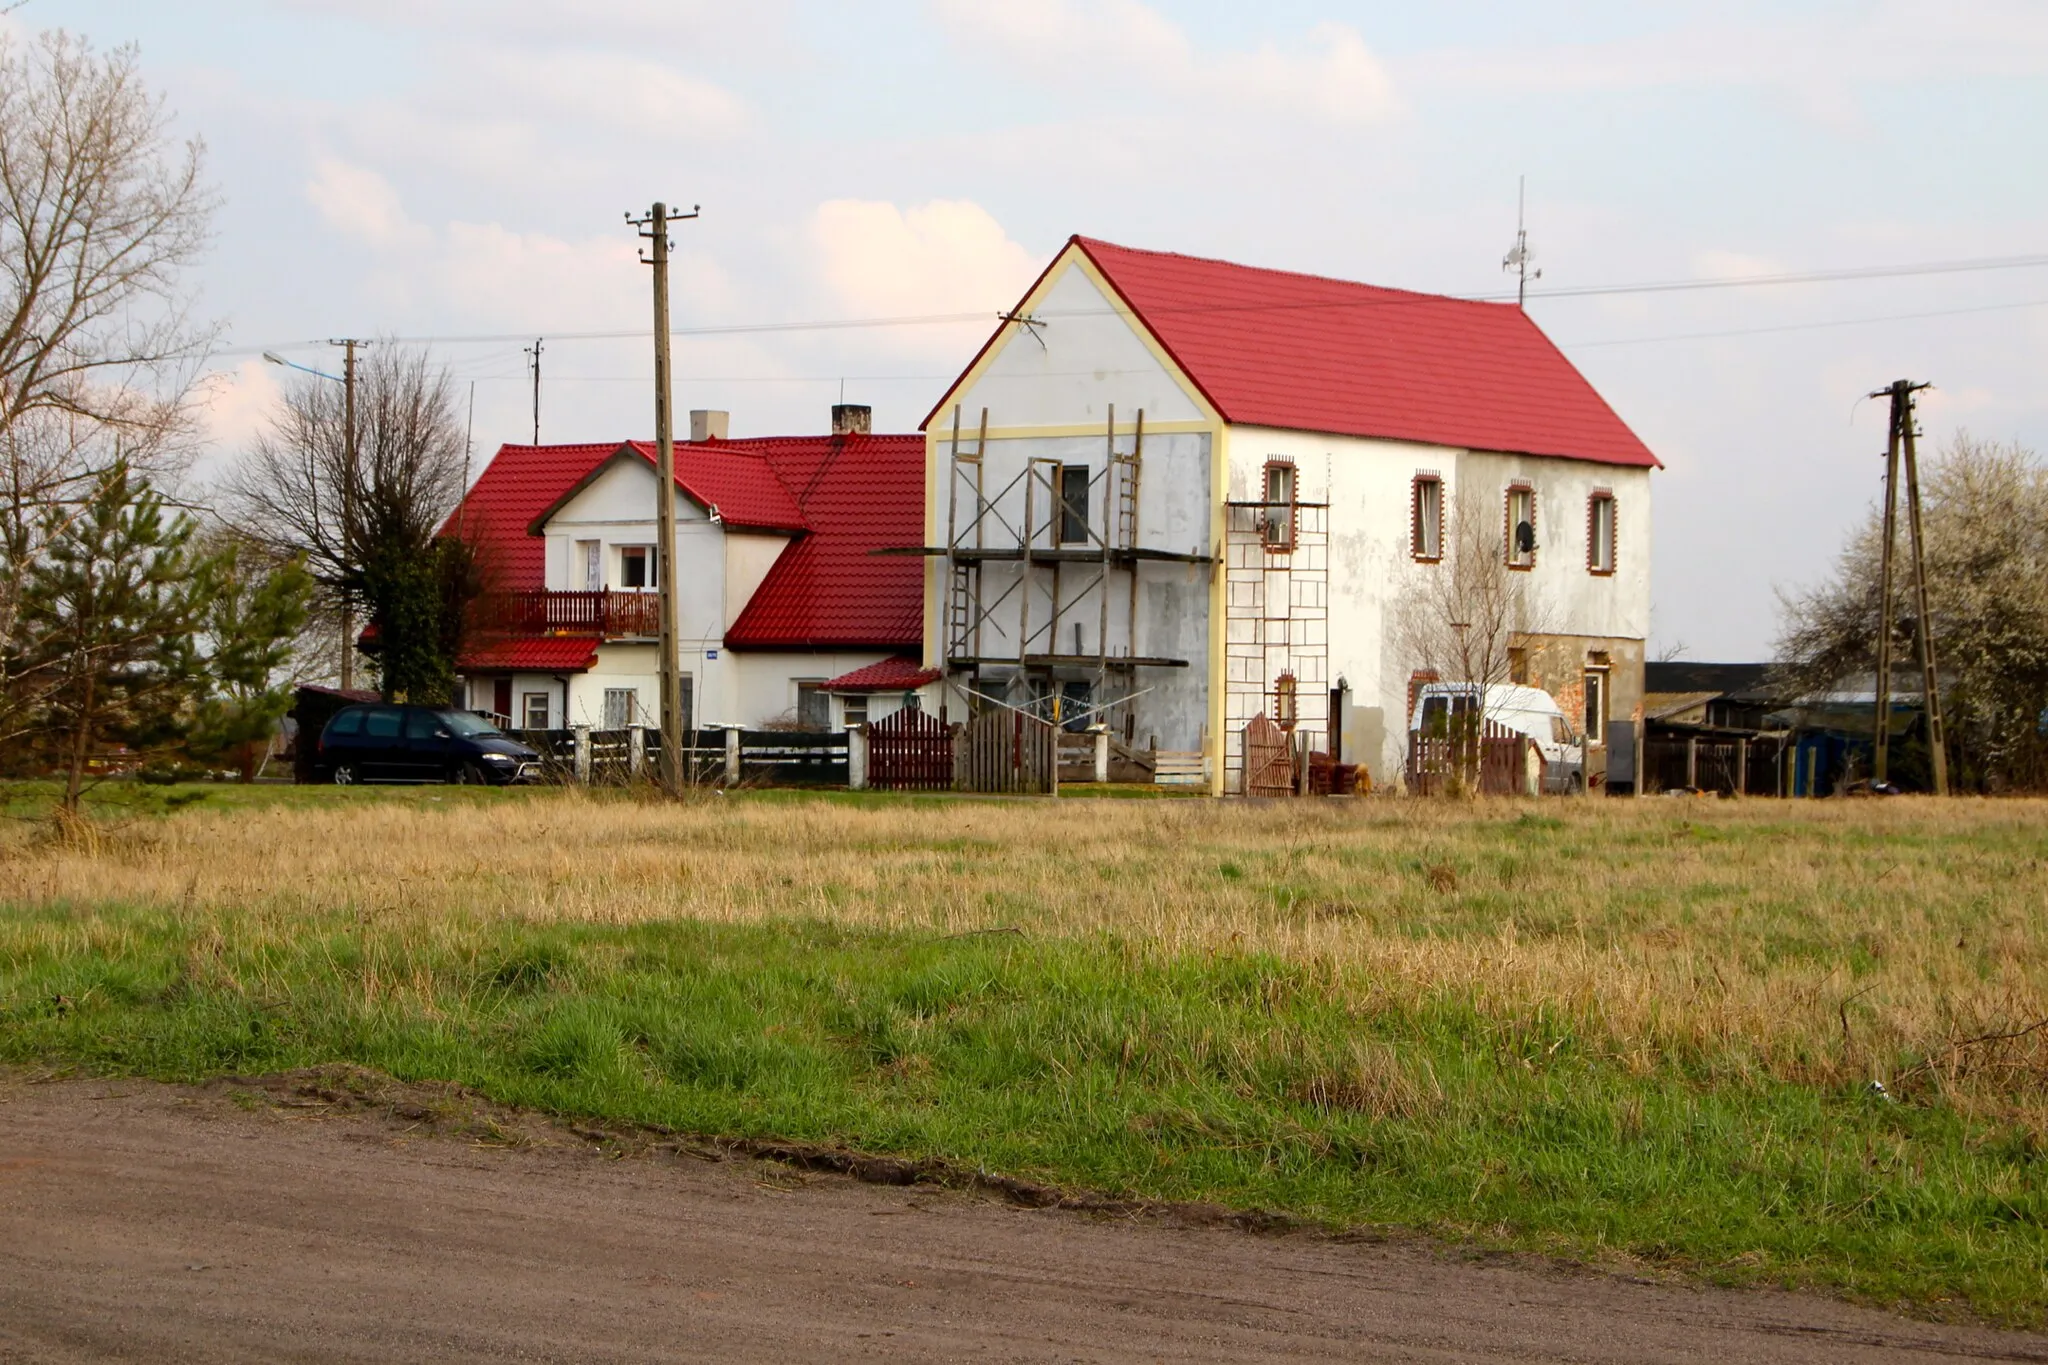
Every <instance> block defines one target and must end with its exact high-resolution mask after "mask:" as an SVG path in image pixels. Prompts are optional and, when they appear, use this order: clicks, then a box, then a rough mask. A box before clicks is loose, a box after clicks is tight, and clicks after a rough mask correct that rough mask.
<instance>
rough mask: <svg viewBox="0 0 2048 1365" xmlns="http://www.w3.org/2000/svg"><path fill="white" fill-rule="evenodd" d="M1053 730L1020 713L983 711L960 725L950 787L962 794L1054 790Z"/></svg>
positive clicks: (1056, 785)
mask: <svg viewBox="0 0 2048 1365" xmlns="http://www.w3.org/2000/svg"><path fill="white" fill-rule="evenodd" d="M1058 735H1059V730H1058V729H1057V728H1056V727H1055V726H1054V725H1053V724H1052V722H1050V721H1044V720H1040V719H1038V717H1036V716H1027V715H1025V714H1024V713H1023V712H1022V711H1004V710H990V711H984V712H982V713H981V714H980V715H978V716H976V717H975V718H974V719H973V720H970V721H968V722H967V723H966V724H965V725H963V726H961V727H960V735H959V738H958V740H957V741H956V743H955V747H954V751H953V785H954V786H955V787H958V788H959V789H960V790H961V791H964V792H1051V791H1057V790H1058V789H1059V767H1058V745H1057V737H1058Z"/></svg>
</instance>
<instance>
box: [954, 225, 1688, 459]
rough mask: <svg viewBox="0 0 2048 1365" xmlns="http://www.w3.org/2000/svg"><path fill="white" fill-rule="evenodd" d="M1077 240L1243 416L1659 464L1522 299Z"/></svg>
mask: <svg viewBox="0 0 2048 1365" xmlns="http://www.w3.org/2000/svg"><path fill="white" fill-rule="evenodd" d="M1072 245H1074V246H1076V247H1078V248H1079V249H1080V250H1081V251H1082V252H1084V253H1085V254H1086V255H1087V257H1088V259H1089V260H1090V261H1092V262H1093V263H1094V264H1095V266H1096V268H1097V269H1099V270H1100V271H1101V272H1102V275H1103V276H1104V278H1106V279H1107V280H1108V281H1109V283H1110V284H1111V286H1112V287H1113V288H1114V289H1115V290H1116V292H1117V293H1118V294H1119V295H1120V296H1121V297H1122V299H1123V301H1124V302H1125V303H1126V304H1128V305H1129V307H1130V309H1131V311H1132V312H1133V313H1135V314H1137V316H1138V318H1139V319H1140V320H1141V321H1143V322H1144V324H1145V326H1146V327H1147V328H1148V329H1149V330H1150V331H1151V333H1152V335H1153V336H1154V337H1155V338H1156V339H1157V340H1158V342H1159V344H1160V345H1161V346H1163V347H1164V348H1165V349H1166V351H1167V352H1168V353H1169V354H1170V355H1171V356H1172V357H1173V359H1174V361H1175V362H1176V363H1177V364H1179V366H1180V367H1181V369H1182V371H1183V372H1185V373H1186V375H1187V376H1188V378H1189V379H1190V380H1192V381H1193V382H1194V384H1195V386H1196V387H1197V388H1198V389H1200V390H1201V392H1202V394H1203V396H1204V397H1206V398H1207V399H1208V400H1209V403H1210V406H1212V407H1214V408H1215V409H1216V411H1217V412H1218V413H1219V414H1221V416H1222V417H1223V419H1224V420H1225V421H1227V422H1230V423H1232V424H1235V425H1245V426H1264V427H1279V428H1283V429H1286V430H1290V431H1312V432H1330V433H1334V434H1337V435H1344V436H1376V437H1383V438H1388V439H1393V440H1403V441H1420V442H1425V443H1428V444H1430V445H1444V446H1455V447H1461V448H1463V449H1467V450H1492V451H1505V452H1510V453H1517V454H1528V455H1555V456H1562V457H1564V458H1566V459H1575V460H1590V461H1594V462H1596V463H1600V464H1614V465H1634V466H1639V467H1645V468H1658V467H1661V466H1660V464H1659V461H1658V460H1657V457H1656V456H1655V455H1653V454H1651V453H1650V450H1649V448H1648V447H1646V446H1645V445H1644V444H1643V443H1642V441H1641V440H1640V439H1638V438H1637V436H1636V434H1635V433H1634V432H1633V431H1631V430H1629V428H1628V426H1627V424H1626V423H1624V422H1623V421H1622V420H1621V418H1620V417H1618V416H1616V415H1615V413H1614V410H1613V409H1612V408H1610V407H1608V406H1607V403H1606V401H1605V400H1604V399H1602V398H1601V397H1600V395H1599V394H1598V393H1596V392H1595V391H1594V389H1593V386H1592V385H1591V384H1589V383H1587V382H1586V378H1585V376H1584V375H1582V374H1580V373H1579V372H1578V370H1577V368H1576V367H1574V366H1573V365H1572V363H1571V362H1570V361H1569V360H1567V359H1565V357H1564V353H1563V352H1562V351H1560V350H1558V349H1557V347H1556V346H1555V345H1554V344H1553V343H1552V342H1551V340H1550V338H1549V337H1547V336H1545V335H1544V334H1543V331H1542V329H1541V328H1539V327H1538V326H1537V325H1536V323H1535V321H1534V320H1533V319H1531V318H1530V317H1529V315H1528V314H1527V313H1525V312H1523V311H1522V310H1521V309H1520V308H1518V307H1516V306H1515V305H1513V304H1507V303H1478V302H1473V301H1471V300H1466V299H1453V298H1447V297H1444V296H1442V295H1438V294H1417V293H1411V292H1409V291H1407V290H1402V289H1381V288H1378V287H1376V286H1373V285H1367V284H1354V283H1352V282H1350V281H1348V280H1333V279H1326V278H1323V277H1321V276H1317V275H1297V274H1293V273H1291V272H1288V271H1284V270H1265V269H1260V268H1257V267H1254V266H1245V265H1234V264H1232V263H1230V262H1228V261H1215V260H1205V259H1203V258H1200V257H1195V256H1180V255H1175V254H1173V253H1171V252H1163V251H1141V250H1137V249H1135V248H1132V247H1125V246H1117V245H1115V244H1114V243H1110V242H1103V241H1097V240H1095V239H1093V238H1088V237H1075V238H1073V239H1072ZM1034 287H1035V286H1034ZM1048 321H1049V323H1050V324H1051V325H1052V326H1055V327H1057V326H1058V320H1057V318H1049V319H1048ZM935 411H936V410H935ZM931 420H932V419H931V418H930V417H927V418H926V419H925V422H926V424H929V423H930V422H931Z"/></svg>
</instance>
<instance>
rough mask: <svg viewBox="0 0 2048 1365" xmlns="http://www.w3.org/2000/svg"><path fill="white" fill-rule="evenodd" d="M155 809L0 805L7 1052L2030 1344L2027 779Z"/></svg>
mask: <svg viewBox="0 0 2048 1365" xmlns="http://www.w3.org/2000/svg"><path fill="white" fill-rule="evenodd" d="M191 790H192V791H195V792H200V793H203V795H202V796H200V797H199V798H197V799H192V798H190V797H189V796H187V795H186V794H185V793H184V792H181V791H179V790H158V791H156V792H154V793H152V794H150V795H148V796H147V797H143V796H136V795H134V789H127V791H126V792H125V793H124V792H121V791H116V790H114V789H112V788H106V789H102V791H103V796H104V797H105V803H104V804H103V805H102V806H101V808H100V811H99V816H100V824H99V826H98V830H97V832H96V833H93V834H90V835H87V836H84V837H79V836H74V837H72V838H69V839H59V838H53V837H51V835H50V834H49V832H48V826H47V825H45V824H40V823H37V822H35V821H33V820H31V819H28V818H12V819H8V820H5V821H0V825H4V830H0V906H4V909H0V1058H4V1059H6V1060H10V1061H13V1062H16V1063H27V1064H40V1065H58V1066H79V1067H85V1068H90V1069H94V1070H105V1071H116V1072H127V1073H139V1074H147V1075H154V1076H164V1077H196V1076H203V1075H207V1074H217V1073H220V1072H252V1071H262V1070H273V1069H281V1068H289V1067H297V1066H302V1065H308V1064H311V1063H315V1062H322V1061H333V1060H344V1061H352V1062H357V1063H361V1064H363V1065H367V1066H371V1067H376V1068H380V1069H383V1070H386V1071H389V1072H392V1073H394V1074H396V1075H399V1076H402V1077H406V1078H410V1079H427V1078H437V1079H446V1080H454V1081H459V1082H462V1083H465V1084H468V1085H471V1086H474V1087H476V1088H477V1089H479V1090H481V1091H484V1092H486V1093H488V1094H489V1095H491V1096H493V1097H494V1098H497V1099H501V1100H505V1101H508V1102H513V1103H524V1104H533V1105H539V1106H543V1107H546V1108H550V1109H555V1110H561V1111H566V1112H574V1113H580V1114H588V1115H594V1116H602V1117H606V1118H612V1119H619V1120H627V1121H636V1122H645V1123H655V1124H661V1125H666V1126H671V1127H675V1128H679V1129H685V1130H690V1131H697V1132H711V1133H726V1134H747V1135H763V1136H768V1135H772V1136H781V1137H789V1138H796V1139H802V1140H810V1141H820V1142H837V1143H845V1144H848V1145H852V1146H856V1147H861V1148H865V1149H870V1150H876V1151H889V1152H896V1153H902V1154H907V1155H915V1156H921V1157H923V1156H929V1157H938V1158H943V1159H946V1160H950V1161H953V1162H957V1163H960V1164H962V1165H964V1166H968V1167H982V1168H987V1169H990V1170H995V1171H1000V1172H1003V1173H1006V1174H1010V1175H1016V1176H1022V1177H1028V1178H1033V1179H1038V1180H1045V1181H1050V1182H1054V1183H1064V1184H1070V1185H1075V1186H1086V1187H1089V1188H1092V1189H1098V1190H1104V1191H1110V1192H1116V1193H1124V1194H1131V1195H1138V1196H1146V1197H1155V1198H1163V1199H1200V1200H1213V1201H1217V1202H1220V1203H1225V1204H1230V1205H1234V1206H1240V1207H1257V1208H1263V1209H1268V1210H1274V1211H1279V1212H1285V1213H1292V1214H1296V1215H1299V1216H1302V1217H1305V1218H1308V1219H1312V1220H1317V1221H1321V1222H1324V1223H1327V1224H1331V1225H1343V1226H1352V1225H1360V1224H1369V1225H1380V1226H1398V1227H1406V1228H1415V1229H1421V1230H1424V1231H1428V1232H1431V1233H1434V1234H1437V1235H1440V1236H1445V1237H1449V1238H1452V1239H1455V1240H1459V1241H1463V1242H1468V1243H1472V1244H1477V1245H1484V1246H1500V1247H1520V1248H1528V1249H1536V1250H1544V1251H1554V1252H1559V1253H1563V1254H1567V1255H1573V1256H1580V1257H1586V1258H1589V1259H1594V1260H1602V1261H1609V1260H1616V1259H1622V1260H1627V1261H1630V1262H1633V1263H1635V1264H1638V1265H1642V1264H1649V1265H1657V1266H1668V1267H1671V1268H1675V1269H1680V1270H1684V1271H1688V1272H1692V1273H1697V1274H1700V1275H1704V1276H1706V1277H1708V1278H1711V1279H1715V1280H1722V1281H1730V1282H1771V1283H1783V1284H1792V1285H1808V1286H1816V1287H1824V1288H1831V1289H1835V1290H1839V1291H1842V1292H1847V1293H1851V1294H1853V1295H1856V1296H1858V1297H1862V1298H1867V1299H1872V1300H1876V1301H1880V1302H1888V1303H1907V1304H1912V1305H1914V1306H1916V1307H1917V1308H1918V1309H1919V1310H1921V1311H1930V1312H1946V1311H1954V1312H1965V1313H1974V1314H1978V1315H1982V1316H1985V1317H1988V1318H1990V1319H1992V1320H1995V1321H2001V1322H2009V1323H2031V1324H2038V1323H2041V1322H2042V1321H2044V1320H2048V1226H2044V1225H2048V1027H2037V1025H2038V1024H2039V1023H2040V1021H2043V1020H2044V1019H2048V920H2044V913H2043V912H2044V909H2048V804H2044V803H2022V802H2000V803H1987V802H1963V801H1959V802H1952V803H1947V804H1935V803H1932V802H1928V801H1918V800H1906V799H1901V800H1895V801H1890V802H1861V803H1857V802H1831V803H1820V802H1801V803H1761V802H1718V803H1716V802H1705V803H1701V802H1681V801H1670V800H1655V801H1644V802H1629V801H1598V800H1595V801H1574V802H1564V801H1546V802H1542V803H1532V802H1515V803H1506V802H1503V803H1499V804H1481V805H1478V806H1461V805H1449V804H1436V803H1423V802H1399V801H1367V802H1358V803H1300V804H1294V803H1283V804H1277V805H1271V806H1261V807H1251V806H1246V805H1243V804H1238V803H1213V802H1206V801H1175V802H1107V801H1097V800H1086V799H1081V800H1061V801H1058V802H1043V801H1033V802H1021V801H968V800H952V799H943V798H930V799H919V798H891V797H883V796H853V795H836V796H801V795H794V794H743V795H735V796H732V797H722V796H708V797H704V798H701V799H699V800H696V801H694V802H692V803H691V804H689V805H687V806H685V807H683V808H680V809H678V808H674V807H665V806H662V805H658V804H653V803H649V802H643V801H638V800H635V799H632V798H631V797H628V796H624V795H618V794H614V795H609V796H606V795H584V794H580V793H560V792H528V793H505V792H470V791H462V790H457V789H435V790H431V791H360V790H357V791H346V792H337V791H334V790H332V789H327V790H292V789H274V788H273V789H260V790H256V791H253V792H252V791H248V790H236V789H232V788H195V789H191ZM124 796H125V797H132V799H133V801H134V802H135V803H136V804H129V805H123V804H120V802H119V801H118V800H116V799H115V798H122V797H124ZM40 800H41V797H40V795H39V794H38V793H37V792H36V791H34V790H32V789H23V788H16V789H13V790H11V791H8V792H6V793H4V794H0V814H4V815H8V816H13V817H28V816H30V815H32V814H34V813H35V811H36V809H37V804H38V802H39V801H40ZM1872 1080H1879V1081H1881V1082H1882V1084H1883V1086H1884V1087H1885V1091H1884V1092H1883V1093H1877V1092H1873V1091H1872V1089H1871V1088H1870V1082H1871V1081H1872Z"/></svg>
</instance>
